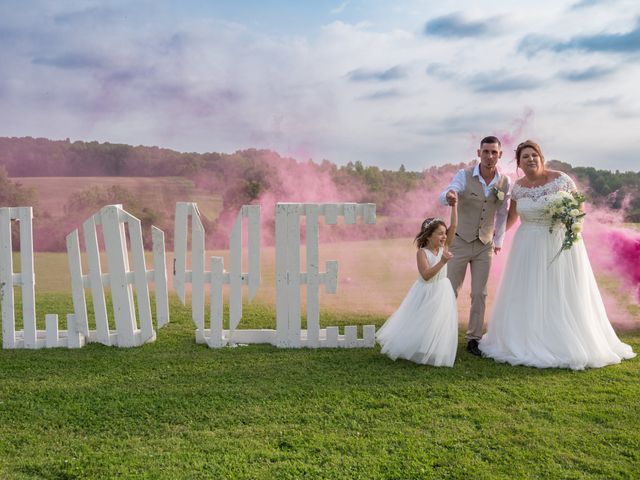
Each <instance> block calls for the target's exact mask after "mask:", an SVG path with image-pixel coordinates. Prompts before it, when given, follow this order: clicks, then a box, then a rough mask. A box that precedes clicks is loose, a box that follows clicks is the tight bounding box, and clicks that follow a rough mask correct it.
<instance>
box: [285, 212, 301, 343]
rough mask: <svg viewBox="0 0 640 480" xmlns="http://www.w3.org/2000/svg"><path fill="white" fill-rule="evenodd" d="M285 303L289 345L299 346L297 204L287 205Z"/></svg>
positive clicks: (298, 223) (298, 221)
mask: <svg viewBox="0 0 640 480" xmlns="http://www.w3.org/2000/svg"><path fill="white" fill-rule="evenodd" d="M286 258H287V273H288V282H287V303H288V305H289V306H288V310H289V336H288V337H289V340H288V345H289V346H290V347H294V348H297V347H299V346H300V330H301V328H300V217H299V216H298V206H297V205H295V204H289V205H287V253H286Z"/></svg>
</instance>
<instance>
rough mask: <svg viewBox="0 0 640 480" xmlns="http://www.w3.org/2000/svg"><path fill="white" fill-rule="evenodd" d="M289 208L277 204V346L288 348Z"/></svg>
mask: <svg viewBox="0 0 640 480" xmlns="http://www.w3.org/2000/svg"><path fill="white" fill-rule="evenodd" d="M287 221H288V217H287V207H286V204H282V203H278V204H276V344H277V345H278V346H279V347H286V346H287V342H288V336H289V302H288V297H287V293H288V292H287V288H288V285H287V276H288V275H287Z"/></svg>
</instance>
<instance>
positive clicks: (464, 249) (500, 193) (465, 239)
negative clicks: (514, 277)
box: [440, 136, 509, 356]
mask: <svg viewBox="0 0 640 480" xmlns="http://www.w3.org/2000/svg"><path fill="white" fill-rule="evenodd" d="M478 157H480V163H478V164H476V165H475V166H473V167H469V168H465V169H462V170H459V171H458V172H457V173H456V175H455V176H454V177H453V180H452V181H451V183H450V184H449V186H448V187H447V189H446V190H445V191H444V192H442V193H441V194H440V203H442V204H443V205H447V204H448V205H453V204H454V203H455V200H456V199H457V201H458V230H457V233H456V237H455V239H454V241H453V244H452V245H451V252H452V253H453V258H451V260H449V262H448V276H449V280H451V285H452V286H453V290H454V291H455V293H456V296H457V295H458V292H459V291H460V286H461V285H462V282H463V281H464V277H465V274H466V272H467V265H470V266H471V311H470V313H469V327H468V329H467V335H466V339H467V350H468V351H469V352H471V353H472V354H473V355H478V356H480V355H481V352H480V350H479V349H478V341H479V340H480V338H481V337H482V327H483V325H484V311H485V300H486V298H487V280H488V278H489V269H490V268H491V257H492V255H493V254H494V253H498V252H499V251H500V249H501V248H502V240H503V237H504V231H505V226H506V221H507V207H508V202H507V201H506V199H507V193H508V192H509V177H507V176H506V175H503V174H501V173H500V172H499V171H498V167H497V164H498V160H499V159H500V157H502V146H501V144H500V140H498V138H497V137H493V136H490V137H485V138H483V139H482V141H481V142H480V148H479V149H478Z"/></svg>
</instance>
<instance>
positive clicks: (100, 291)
mask: <svg viewBox="0 0 640 480" xmlns="http://www.w3.org/2000/svg"><path fill="white" fill-rule="evenodd" d="M82 229H83V232H84V243H85V246H86V250H87V262H88V264H89V275H88V278H89V285H90V287H91V298H92V299H93V310H94V314H95V319H96V334H97V340H98V342H99V343H102V344H103V345H111V343H110V340H109V338H110V337H109V334H110V332H109V318H108V316H107V304H106V300H105V298H104V283H103V278H104V276H108V274H103V273H102V266H101V264H100V249H99V247H98V236H97V232H96V222H95V217H94V216H91V217H89V218H88V219H87V220H86V221H85V222H84V224H83V225H82ZM83 333H84V334H85V335H88V334H89V332H88V329H87V331H85V332H83Z"/></svg>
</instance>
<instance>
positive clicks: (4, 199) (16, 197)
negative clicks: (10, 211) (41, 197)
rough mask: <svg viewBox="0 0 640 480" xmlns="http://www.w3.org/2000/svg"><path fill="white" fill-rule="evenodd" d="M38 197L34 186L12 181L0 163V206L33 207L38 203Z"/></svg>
mask: <svg viewBox="0 0 640 480" xmlns="http://www.w3.org/2000/svg"><path fill="white" fill-rule="evenodd" d="M36 199H37V196H36V192H35V190H34V189H33V188H32V187H24V186H22V185H21V184H20V183H18V182H13V181H11V179H9V175H7V170H6V169H5V168H4V167H3V166H2V165H0V206H2V207H31V206H34V204H35V203H36V201H37V200H36Z"/></svg>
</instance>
